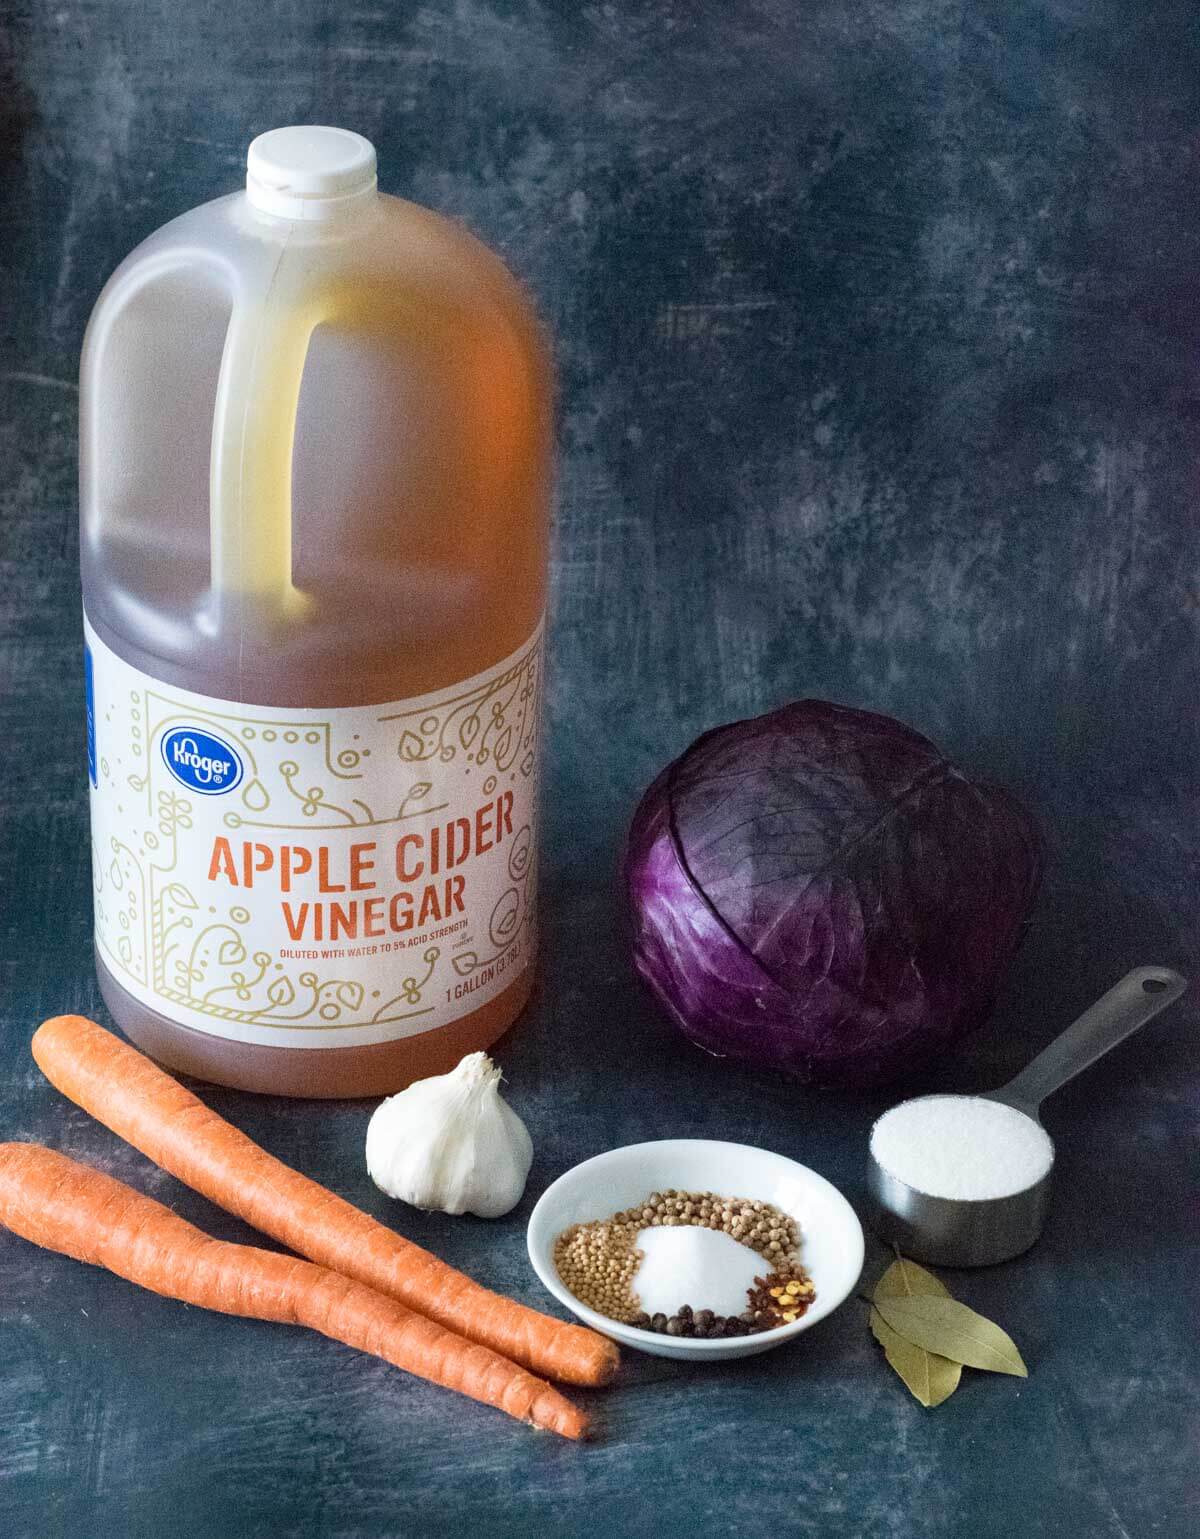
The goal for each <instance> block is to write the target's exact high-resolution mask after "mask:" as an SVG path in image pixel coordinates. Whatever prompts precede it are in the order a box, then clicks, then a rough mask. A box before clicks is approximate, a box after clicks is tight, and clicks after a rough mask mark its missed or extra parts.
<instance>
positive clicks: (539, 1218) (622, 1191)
mask: <svg viewBox="0 0 1200 1539" xmlns="http://www.w3.org/2000/svg"><path fill="white" fill-rule="evenodd" d="M667 1187H671V1188H674V1190H675V1191H678V1192H717V1193H718V1194H719V1195H721V1196H728V1197H753V1198H756V1199H757V1200H758V1201H760V1202H772V1203H774V1204H775V1206H776V1207H777V1208H782V1209H783V1211H784V1212H785V1213H790V1214H791V1215H792V1217H793V1218H794V1219H795V1220H796V1222H797V1223H798V1224H799V1225H800V1237H801V1251H800V1254H801V1257H802V1259H803V1261H804V1265H805V1267H806V1268H807V1269H808V1272H809V1275H810V1276H811V1277H812V1280H813V1285H814V1287H815V1288H816V1298H815V1301H814V1303H813V1305H812V1307H811V1309H809V1310H808V1312H807V1313H806V1314H803V1315H801V1317H800V1318H799V1319H798V1320H794V1321H793V1322H792V1323H791V1324H790V1325H781V1326H779V1327H777V1329H775V1330H773V1331H762V1332H760V1333H759V1334H757V1335H754V1336H730V1337H722V1338H720V1339H719V1340H708V1339H707V1338H704V1339H697V1338H695V1337H689V1336H660V1335H658V1334H657V1333H656V1332H654V1331H642V1330H638V1329H636V1327H634V1326H632V1325H622V1324H621V1323H620V1322H619V1321H616V1320H610V1319H609V1318H608V1317H607V1316H606V1315H601V1314H597V1313H596V1311H595V1310H594V1309H589V1308H588V1307H587V1305H586V1304H582V1303H580V1301H579V1300H578V1299H577V1298H576V1297H575V1295H574V1294H573V1293H571V1292H569V1291H568V1289H567V1288H566V1286H565V1285H564V1283H563V1281H562V1279H561V1278H560V1277H559V1275H558V1269H557V1268H556V1267H555V1265H554V1241H555V1238H556V1236H558V1235H559V1234H560V1233H561V1232H562V1231H563V1230H564V1229H566V1228H567V1227H568V1226H569V1225H571V1224H582V1223H587V1222H589V1221H590V1220H592V1219H596V1218H607V1217H608V1216H609V1215H610V1214H612V1213H618V1212H620V1211H621V1210H622V1209H623V1208H628V1207H632V1206H633V1204H634V1203H637V1202H639V1201H641V1200H642V1199H643V1198H645V1197H647V1196H649V1194H650V1193H651V1192H661V1191H662V1190H663V1189H664V1188H667ZM528 1244H529V1259H530V1261H532V1262H533V1269H534V1271H535V1272H536V1273H537V1274H538V1276H539V1277H540V1278H541V1280H542V1282H543V1283H544V1284H545V1286H546V1287H547V1288H549V1290H550V1292H551V1293H552V1294H553V1295H554V1297H555V1298H556V1299H558V1301H559V1303H560V1304H564V1305H565V1306H566V1307H567V1308H568V1309H569V1310H571V1312H572V1313H573V1314H576V1315H578V1316H579V1318H580V1319H581V1320H583V1321H584V1322H585V1324H587V1325H590V1326H592V1328H593V1329H594V1330H597V1331H601V1332H603V1334H604V1335H605V1336H611V1337H612V1339H613V1340H614V1341H619V1342H621V1343H622V1344H623V1345H625V1346H628V1347H636V1348H637V1349H638V1350H639V1351H641V1352H651V1353H653V1354H654V1355H655V1356H656V1357H679V1358H693V1359H700V1360H706V1361H709V1362H715V1361H717V1360H720V1359H723V1358H727V1357H750V1356H751V1355H752V1354H753V1353H755V1352H767V1351H769V1350H770V1349H771V1348H772V1347H777V1346H779V1345H781V1344H782V1343H783V1342H785V1341H791V1340H792V1338H793V1337H794V1336H799V1335H800V1333H801V1331H806V1330H808V1329H809V1328H810V1327H811V1326H814V1325H816V1324H817V1323H818V1322H819V1321H821V1320H823V1319H824V1318H825V1317H826V1315H829V1314H832V1313H833V1311H834V1310H835V1309H836V1308H837V1307H838V1305H839V1304H840V1303H842V1302H843V1300H844V1299H846V1298H847V1297H848V1296H849V1294H850V1293H852V1292H853V1290H854V1286H855V1284H856V1283H857V1282H858V1278H859V1274H860V1273H861V1271H862V1265H863V1232H862V1225H861V1224H860V1223H859V1221H858V1218H857V1217H856V1216H855V1212H854V1209H853V1208H852V1207H851V1206H850V1204H849V1203H848V1202H847V1201H846V1199H845V1198H844V1197H843V1196H842V1194H841V1193H840V1192H839V1191H838V1190H837V1188H836V1187H833V1186H831V1185H830V1184H829V1182H828V1181H826V1179H825V1177H824V1176H819V1175H818V1174H817V1173H816V1171H815V1170H809V1168H808V1166H807V1165H798V1164H797V1163H796V1162H795V1160H789V1159H785V1158H784V1157H783V1155H781V1154H771V1153H769V1152H768V1151H767V1150H766V1149H752V1148H750V1147H749V1146H748V1145H746V1144H727V1143H719V1142H717V1141H716V1140H713V1139H706V1138H665V1139H663V1140H661V1142H657V1143H648V1144H627V1145H626V1146H625V1148H623V1149H610V1150H609V1151H608V1153H607V1154H598V1155H596V1157H595V1158H594V1159H590V1160H584V1162H583V1163H582V1164H581V1165H576V1166H575V1167H574V1168H573V1169H571V1170H568V1171H567V1172H566V1174H565V1175H562V1176H559V1178H558V1180H557V1181H555V1182H554V1184H553V1185H552V1186H549V1187H547V1189H546V1191H545V1192H543V1193H542V1196H541V1198H540V1199H539V1201H538V1203H537V1205H536V1207H535V1208H534V1210H533V1212H532V1213H531V1214H530V1216H529V1232H528Z"/></svg>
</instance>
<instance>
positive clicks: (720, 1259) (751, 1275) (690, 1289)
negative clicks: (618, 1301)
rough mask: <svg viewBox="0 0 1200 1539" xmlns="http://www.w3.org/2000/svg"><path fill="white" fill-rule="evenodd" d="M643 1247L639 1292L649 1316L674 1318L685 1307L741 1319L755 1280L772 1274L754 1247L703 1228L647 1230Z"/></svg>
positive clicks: (640, 1237) (641, 1241)
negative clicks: (681, 1306) (643, 1258)
mask: <svg viewBox="0 0 1200 1539" xmlns="http://www.w3.org/2000/svg"><path fill="white" fill-rule="evenodd" d="M637 1244H638V1249H639V1250H641V1251H645V1253H646V1255H645V1260H644V1261H642V1262H641V1264H640V1265H639V1267H638V1269H637V1272H636V1273H635V1274H634V1278H633V1291H634V1292H635V1293H636V1294H637V1296H638V1298H640V1299H641V1301H642V1308H643V1309H644V1310H645V1311H646V1313H647V1314H648V1315H657V1314H663V1315H668V1316H669V1315H673V1314H676V1313H677V1312H678V1310H679V1307H680V1305H682V1304H690V1305H691V1306H692V1308H693V1309H696V1310H700V1309H711V1310H712V1312H713V1314H715V1315H740V1314H741V1313H742V1311H743V1310H744V1309H746V1308H747V1307H748V1306H749V1302H750V1300H749V1297H748V1294H749V1291H750V1289H751V1288H753V1286H754V1279H755V1278H756V1277H765V1276H766V1275H767V1273H768V1272H769V1271H770V1270H771V1268H770V1266H769V1265H768V1263H767V1262H766V1261H764V1260H763V1258H762V1257H761V1256H760V1255H759V1254H758V1253H757V1252H756V1251H752V1250H751V1249H750V1247H749V1246H748V1245H743V1244H741V1243H740V1241H738V1240H735V1239H732V1238H731V1237H730V1236H729V1235H727V1234H722V1232H721V1231H720V1230H719V1229H705V1228H702V1227H701V1226H700V1225H698V1224H695V1225H693V1224H676V1225H672V1226H670V1227H662V1226H660V1227H657V1228H651V1229H643V1230H641V1231H640V1232H639V1234H638V1237H637Z"/></svg>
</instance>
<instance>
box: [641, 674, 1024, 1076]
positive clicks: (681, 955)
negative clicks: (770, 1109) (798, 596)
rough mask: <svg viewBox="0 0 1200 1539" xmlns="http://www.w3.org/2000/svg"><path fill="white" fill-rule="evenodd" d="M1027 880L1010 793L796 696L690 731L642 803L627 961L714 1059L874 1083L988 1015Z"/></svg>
mask: <svg viewBox="0 0 1200 1539" xmlns="http://www.w3.org/2000/svg"><path fill="white" fill-rule="evenodd" d="M1041 865H1042V856H1041V841H1040V838H1039V836H1038V832H1037V829H1036V827H1035V826H1034V824H1033V822H1032V821H1031V819H1030V818H1029V816H1028V814H1027V813H1026V812H1025V811H1024V809H1023V808H1022V807H1021V806H1020V804H1019V803H1018V802H1017V801H1016V800H1015V799H1014V798H1013V797H1012V796H1010V795H1009V794H1008V792H1006V791H1003V790H1001V789H999V788H998V787H996V786H990V785H984V784H979V783H977V782H974V781H972V780H970V779H968V778H967V776H966V775H964V774H963V773H962V771H961V770H959V769H956V768H955V766H954V765H953V764H951V763H950V762H949V761H948V760H947V759H946V758H944V757H943V755H942V754H941V753H940V752H939V751H938V749H937V748H936V747H935V746H934V744H933V743H931V742H930V741H929V739H928V738H925V737H922V736H921V734H920V733H919V732H914V731H913V730H912V729H911V728H910V727H906V726H904V725H903V724H902V723H900V722H898V721H893V720H892V719H891V718H890V717H887V716H879V715H875V714H874V713H872V712H870V711H858V710H852V709H850V708H849V707H846V706H841V705H831V704H829V703H828V702H827V701H824V700H800V701H797V702H795V703H794V704H792V705H787V706H784V707H783V708H782V709H781V710H778V711H772V712H771V713H770V714H769V715H766V716H759V717H757V718H755V719H754V720H753V721H741V722H733V723H731V724H730V725H728V726H725V727H718V728H717V729H716V730H715V731H712V732H706V733H705V734H704V736H703V737H700V738H698V739H697V740H696V742H694V743H693V744H692V746H691V747H690V748H689V749H687V751H686V752H685V753H684V754H683V755H682V756H681V757H680V758H679V759H677V760H676V761H675V762H674V763H673V764H670V765H668V766H667V768H666V769H665V770H664V771H663V772H662V774H661V775H659V777H658V779H657V780H655V781H654V783H653V785H651V786H650V788H649V790H648V791H647V792H646V794H645V796H644V797H643V798H642V801H641V803H640V805H639V807H638V809H637V812H636V813H635V814H634V819H633V824H632V827H631V829H630V834H629V843H628V847H627V851H626V858H625V877H626V884H627V887H628V893H629V900H630V906H631V910H632V916H633V957H634V964H635V966H636V968H637V971H638V973H639V974H640V976H641V977H642V979H643V981H644V982H645V984H646V985H647V987H648V988H649V990H650V992H651V993H652V994H653V995H654V997H655V998H656V999H657V1001H658V1002H659V1004H660V1005H661V1006H662V1008H663V1009H664V1010H665V1011H666V1013H667V1015H668V1016H669V1017H670V1019H671V1020H672V1021H673V1022H674V1023H675V1024H676V1025H677V1026H678V1027H679V1029H680V1030H681V1031H682V1032H683V1033H684V1035H685V1036H687V1037H689V1038H690V1039H691V1040H692V1041H693V1042H695V1043H696V1044H697V1045H698V1046H700V1047H703V1048H705V1049H706V1050H707V1051H708V1052H710V1053H715V1054H718V1055H719V1056H722V1057H724V1056H729V1057H734V1058H742V1059H746V1060H748V1061H749V1062H751V1063H754V1064H756V1065H758V1066H760V1067H763V1068H773V1069H779V1070H783V1071H784V1072H786V1073H789V1074H793V1075H796V1076H797V1077H799V1078H800V1079H802V1080H805V1081H807V1082H809V1083H812V1084H819V1085H847V1086H866V1085H876V1084H882V1083H884V1082H885V1081H887V1080H889V1079H895V1078H896V1077H898V1076H899V1075H901V1074H908V1073H909V1072H911V1071H912V1070H914V1069H917V1068H919V1067H920V1066H921V1065H922V1064H924V1063H927V1062H928V1061H929V1060H931V1059H932V1058H934V1057H935V1056H936V1055H938V1054H939V1053H941V1052H943V1051H944V1050H946V1049H948V1048H949V1047H951V1046H952V1045H953V1044H955V1043H957V1042H958V1041H959V1040H961V1039H962V1038H963V1037H964V1036H965V1035H966V1034H967V1033H969V1032H970V1031H972V1030H973V1029H974V1028H975V1027H976V1026H978V1025H979V1024H980V1023H981V1022H982V1021H983V1019H984V1018H985V1017H986V1015H987V1014H988V1012H989V1011H990V1009H991V1007H992V1004H993V1001H994V999H995V995H996V990H997V987H998V985H999V983H1000V979H1001V977H1002V975H1003V972H1004V969H1005V967H1006V966H1007V965H1008V963H1009V961H1010V960H1011V958H1012V956H1013V953H1014V952H1015V951H1016V949H1017V946H1018V944H1019V943H1020V940H1021V937H1022V935H1023V933H1024V929H1025V926H1026V924H1027V921H1028V917H1029V912H1030V909H1031V908H1032V906H1033V902H1034V898H1035V897H1036V895H1037V888H1038V883H1039V879H1040V876H1041Z"/></svg>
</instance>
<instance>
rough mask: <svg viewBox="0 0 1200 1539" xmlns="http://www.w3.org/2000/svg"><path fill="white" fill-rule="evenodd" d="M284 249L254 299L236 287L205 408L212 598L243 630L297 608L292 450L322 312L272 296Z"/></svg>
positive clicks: (314, 303) (291, 298)
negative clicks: (209, 408)
mask: <svg viewBox="0 0 1200 1539" xmlns="http://www.w3.org/2000/svg"><path fill="white" fill-rule="evenodd" d="M286 251H287V247H286V244H285V245H284V247H283V248H282V249H281V250H280V253H279V256H278V258H277V260H276V262H275V263H274V264H273V265H272V268H271V271H270V274H269V275H268V277H267V278H266V281H265V282H263V283H262V285H261V287H260V288H259V289H258V290H257V291H256V292H255V291H251V292H246V291H245V290H243V291H242V292H241V293H239V294H238V296H237V297H236V299H235V301H234V306H233V313H232V315H231V317H230V321H229V327H228V330H227V331H226V334H225V347H224V351H223V353H222V357H221V370H220V375H219V377H218V383H217V395H216V403H215V407H214V411H213V426H212V448H211V455H210V470H209V510H210V520H211V541H212V590H213V599H214V602H215V604H216V605H217V606H218V607H220V606H221V605H223V604H226V603H233V604H236V605H237V607H238V608H239V610H240V612H241V616H242V621H243V623H245V621H246V620H247V619H248V618H249V617H250V616H251V615H255V614H256V615H259V616H260V617H261V618H263V619H264V620H270V619H272V618H280V617H282V616H284V615H288V614H292V613H294V612H295V611H296V609H297V608H298V607H299V606H300V605H301V604H302V602H303V600H302V595H301V594H300V593H299V592H298V591H297V589H296V588H295V586H294V584H293V581H292V444H293V440H294V438H295V432H296V413H297V410H298V408H299V404H300V385H301V381H302V379H303V376H304V362H305V358H306V357H307V354H308V348H309V342H310V340H311V338H312V334H313V331H314V330H315V329H316V327H317V325H318V324H319V323H320V321H321V319H322V314H321V311H320V308H319V303H318V298H317V295H316V294H315V293H314V294H313V296H312V299H311V302H309V303H305V302H304V300H303V296H301V298H300V299H299V300H297V297H296V296H295V295H294V294H289V295H287V296H286V297H285V296H283V295H281V293H280V292H279V285H278V283H277V279H278V275H279V267H280V265H281V263H282V262H283V260H284V258H285V255H286ZM247 601H249V602H247Z"/></svg>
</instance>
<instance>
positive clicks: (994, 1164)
mask: <svg viewBox="0 0 1200 1539" xmlns="http://www.w3.org/2000/svg"><path fill="white" fill-rule="evenodd" d="M871 1153H872V1154H873V1155H874V1157H875V1159H876V1160H877V1161H878V1162H879V1164H880V1165H881V1166H882V1167H883V1169H884V1170H885V1171H887V1173H888V1174H889V1175H890V1176H893V1177H894V1178H895V1179H896V1180H897V1181H903V1182H904V1183H905V1184H906V1185H907V1186H911V1187H912V1188H913V1189H914V1191H918V1192H922V1193H924V1195H925V1196H927V1197H949V1198H959V1199H962V1200H965V1201H968V1202H980V1201H987V1200H990V1199H993V1198H997V1197H1011V1196H1013V1195H1014V1194H1015V1193H1017V1192H1024V1191H1027V1190H1028V1189H1029V1188H1030V1187H1031V1186H1036V1184H1037V1183H1038V1182H1039V1181H1041V1180H1043V1179H1044V1178H1045V1177H1046V1176H1047V1175H1048V1174H1049V1173H1050V1167H1051V1165H1052V1164H1053V1163H1054V1145H1053V1144H1052V1143H1051V1142H1050V1138H1049V1135H1048V1134H1047V1133H1046V1131H1045V1129H1044V1128H1043V1127H1042V1126H1041V1124H1040V1123H1038V1122H1035V1121H1034V1120H1033V1118H1032V1117H1030V1116H1027V1115H1026V1113H1025V1112H1023V1111H1018V1110H1017V1109H1016V1107H1015V1106H1006V1105H1005V1104H1004V1103H1003V1102H1002V1101H992V1100H988V1099H987V1098H986V1097H984V1096H978V1095H927V1096H919V1097H918V1098H917V1099H916V1100H912V1101H901V1103H900V1104H899V1106H893V1107H892V1109H891V1111H889V1112H885V1113H884V1114H883V1116H882V1117H880V1119H879V1121H878V1122H877V1123H876V1124H875V1126H874V1127H873V1128H872V1130H871Z"/></svg>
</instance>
